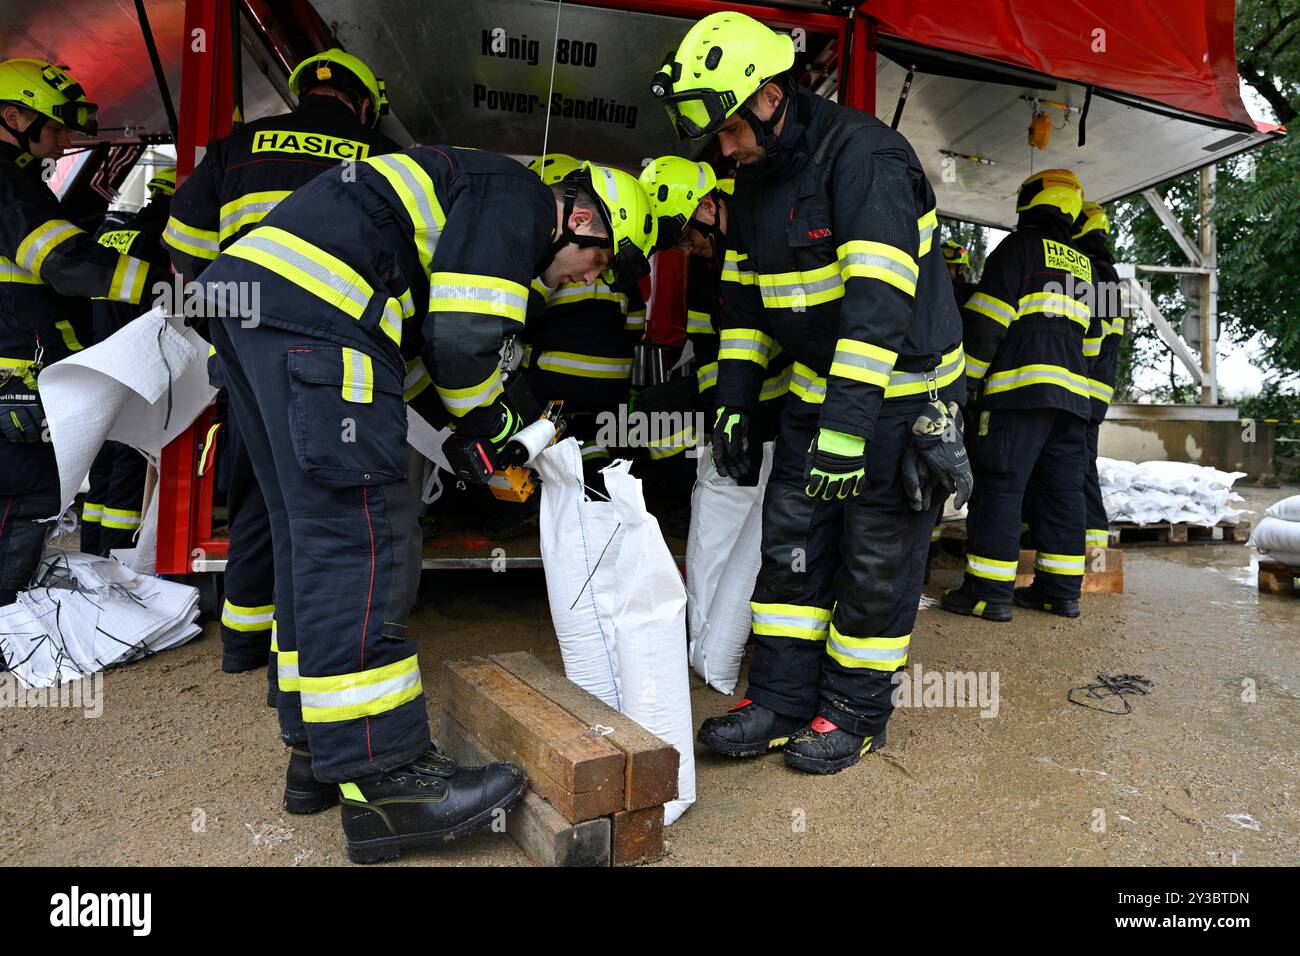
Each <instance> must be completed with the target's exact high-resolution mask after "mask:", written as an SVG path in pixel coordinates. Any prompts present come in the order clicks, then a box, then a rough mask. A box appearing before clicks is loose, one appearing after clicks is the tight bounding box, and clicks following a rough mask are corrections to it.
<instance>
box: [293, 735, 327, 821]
mask: <svg viewBox="0 0 1300 956" xmlns="http://www.w3.org/2000/svg"><path fill="white" fill-rule="evenodd" d="M338 802H339V788H338V784H335V783H321V782H320V781H319V780H317V779H316V775H315V774H313V773H312V772H311V751H310V750H308V749H307V745H306V744H293V745H291V746H290V747H289V769H288V770H286V771H285V774H284V808H285V809H286V810H288V811H289V812H290V813H300V814H301V813H320V812H321V811H322V810H328V809H329V808H330V807H332V806H334V805H335V804H336V803H338Z"/></svg>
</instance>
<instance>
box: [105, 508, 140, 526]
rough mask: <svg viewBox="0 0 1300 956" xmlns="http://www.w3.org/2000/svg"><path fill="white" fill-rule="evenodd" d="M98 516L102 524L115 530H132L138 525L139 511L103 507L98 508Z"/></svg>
mask: <svg viewBox="0 0 1300 956" xmlns="http://www.w3.org/2000/svg"><path fill="white" fill-rule="evenodd" d="M100 516H101V519H100V520H101V523H102V524H103V526H104V527H105V528H112V529H114V530H115V531H134V530H135V529H136V528H138V527H140V512H139V511H132V510H130V509H129V508H108V507H105V508H102V509H101V510H100Z"/></svg>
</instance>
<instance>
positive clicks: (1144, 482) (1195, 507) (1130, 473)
mask: <svg viewBox="0 0 1300 956" xmlns="http://www.w3.org/2000/svg"><path fill="white" fill-rule="evenodd" d="M1097 474H1098V477H1099V478H1100V480H1101V495H1102V501H1103V503H1104V504H1105V506H1106V514H1107V516H1108V517H1109V518H1110V520H1111V521H1132V522H1134V523H1136V524H1151V523H1154V522H1162V521H1169V522H1173V523H1176V524H1177V523H1186V524H1195V525H1216V524H1219V523H1220V522H1224V521H1226V522H1228V523H1230V524H1235V523H1236V522H1237V520H1238V518H1239V517H1240V512H1238V511H1237V510H1236V509H1234V508H1232V507H1230V505H1231V504H1232V503H1234V502H1238V501H1242V500H1244V499H1242V497H1241V496H1240V495H1238V494H1235V493H1233V491H1232V485H1233V482H1235V481H1236V480H1237V479H1238V478H1243V477H1245V472H1241V471H1233V472H1228V471H1219V470H1218V469H1217V468H1210V467H1208V466H1205V465H1194V464H1191V463H1190V462H1182V461H1144V462H1142V463H1141V464H1137V463H1135V462H1131V461H1116V460H1115V459H1113V458H1098V459H1097Z"/></svg>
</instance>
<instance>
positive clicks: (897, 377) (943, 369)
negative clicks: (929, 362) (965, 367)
mask: <svg viewBox="0 0 1300 956" xmlns="http://www.w3.org/2000/svg"><path fill="white" fill-rule="evenodd" d="M963 358H964V356H963V355H962V353H961V350H960V349H959V350H958V351H957V353H956V355H955V357H953V358H951V359H949V360H948V361H947V362H945V363H944V364H943V365H940V366H939V367H938V368H936V369H935V370H934V371H932V372H891V373H890V375H889V384H890V385H891V386H894V385H911V384H914V383H916V382H924V381H926V380H927V379H929V378H930V377H931V376H933V377H934V378H943V377H944V376H945V375H951V374H953V373H954V372H956V371H957V369H958V368H960V367H961V363H962V359H963Z"/></svg>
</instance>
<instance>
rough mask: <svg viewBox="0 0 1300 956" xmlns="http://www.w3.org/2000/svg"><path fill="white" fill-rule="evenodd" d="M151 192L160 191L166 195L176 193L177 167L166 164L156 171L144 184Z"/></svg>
mask: <svg viewBox="0 0 1300 956" xmlns="http://www.w3.org/2000/svg"><path fill="white" fill-rule="evenodd" d="M144 188H145V189H147V190H149V192H160V193H162V194H163V195H164V196H174V195H176V167H175V166H164V167H163V168H162V169H160V170H158V172H156V173H154V175H153V178H152V179H150V180H149V181H148V182H147V183H145V186H144Z"/></svg>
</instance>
